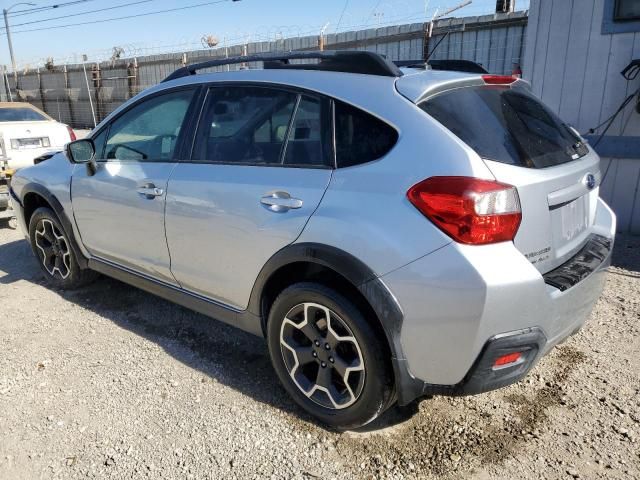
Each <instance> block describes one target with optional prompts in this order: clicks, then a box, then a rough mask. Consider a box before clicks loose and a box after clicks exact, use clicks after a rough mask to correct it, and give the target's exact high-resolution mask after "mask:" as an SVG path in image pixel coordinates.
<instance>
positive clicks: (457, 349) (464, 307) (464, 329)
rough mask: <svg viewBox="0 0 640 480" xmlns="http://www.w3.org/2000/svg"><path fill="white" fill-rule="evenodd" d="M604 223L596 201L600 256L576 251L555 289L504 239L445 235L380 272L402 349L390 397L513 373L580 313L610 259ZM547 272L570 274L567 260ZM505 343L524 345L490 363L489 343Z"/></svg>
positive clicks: (474, 389) (498, 347) (448, 390)
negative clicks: (499, 363)
mask: <svg viewBox="0 0 640 480" xmlns="http://www.w3.org/2000/svg"><path fill="white" fill-rule="evenodd" d="M614 232H615V216H614V215H613V213H612V212H611V210H610V209H609V208H608V207H607V206H606V204H604V202H602V201H599V205H598V212H597V222H596V227H595V228H594V230H593V232H592V233H593V234H594V237H593V238H594V239H596V240H597V239H599V242H600V243H598V245H600V247H601V248H600V249H599V250H598V252H599V255H600V257H599V258H598V259H596V260H594V259H593V258H591V257H590V256H587V257H585V252H584V251H582V250H581V252H579V253H578V254H576V255H575V256H574V257H573V258H572V259H570V260H569V261H568V262H567V264H571V262H573V267H574V270H572V271H573V273H575V275H574V278H572V279H570V280H569V281H570V282H573V283H572V284H571V285H570V286H568V287H567V288H564V289H561V288H558V286H557V285H556V286H553V285H550V284H549V283H547V282H548V281H549V278H547V279H545V278H544V277H543V276H542V275H541V274H540V273H539V272H538V270H537V269H536V268H535V267H534V266H533V265H531V263H530V262H529V261H528V260H527V259H526V258H525V257H524V256H523V255H522V254H521V253H520V252H519V251H518V250H517V249H516V248H515V246H514V245H513V244H512V243H503V244H497V245H489V246H483V247H472V246H465V245H459V244H450V245H448V246H446V247H444V248H442V249H440V250H438V251H437V252H434V253H432V254H431V255H428V256H426V257H423V258H422V259H419V260H417V261H415V262H413V263H411V264H409V265H407V266H405V267H403V268H401V269H399V270H397V271H394V272H391V273H390V274H388V275H385V276H384V277H383V278H382V279H383V281H384V282H385V284H386V285H387V286H388V288H389V289H390V290H391V292H393V293H394V295H395V296H396V298H397V300H398V303H399V304H400V306H401V308H402V311H403V317H404V318H403V323H402V329H401V334H400V336H401V345H402V355H403V356H402V357H399V358H397V359H394V369H395V373H396V377H397V378H398V397H399V402H400V403H401V404H405V403H408V402H410V401H411V400H413V399H414V398H416V397H419V396H422V395H429V394H436V393H437V394H449V395H465V394H473V393H480V392H484V391H488V390H493V389H495V388H499V387H502V386H505V385H508V384H510V383H514V382H516V381H518V380H519V379H521V378H522V377H523V376H524V375H526V373H527V372H528V371H529V369H530V368H531V367H532V366H533V365H535V363H536V362H537V361H538V360H539V359H540V358H541V356H543V355H544V354H546V353H547V352H548V351H549V350H550V349H551V348H553V346H554V345H556V344H558V343H560V342H561V341H562V340H564V339H565V338H566V337H568V336H569V335H571V334H572V333H574V332H575V331H577V330H578V329H579V328H580V327H581V326H582V324H583V323H584V322H585V320H586V319H587V318H588V316H589V314H590V313H591V310H592V308H593V306H594V304H595V303H596V301H597V300H598V298H599V296H600V293H601V291H602V288H603V282H604V278H605V275H604V272H605V269H606V267H608V266H609V265H610V262H611V251H612V248H613V238H614ZM598 236H599V237H598ZM567 264H566V265H567ZM563 267H564V266H563ZM561 268H562V267H560V268H559V269H557V270H560V269H561ZM550 273H552V272H550ZM556 273H559V274H563V275H565V276H567V275H568V276H571V275H569V273H570V271H569V269H568V268H565V271H560V272H556ZM559 278H560V277H559V276H556V277H555V278H554V279H555V280H556V281H557V280H558V279H559ZM505 342H506V343H505ZM510 342H511V343H513V345H515V346H516V347H517V346H526V347H527V348H529V349H530V350H528V351H530V352H531V353H530V354H527V356H526V361H525V362H522V363H521V364H519V365H517V366H514V368H513V370H511V369H508V368H505V369H500V371H494V370H491V368H490V367H492V366H493V363H492V361H493V360H495V352H496V351H504V347H505V344H506V345H507V347H508V346H509V343H510ZM487 365H489V367H487ZM516 367H517V368H516Z"/></svg>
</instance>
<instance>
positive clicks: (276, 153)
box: [194, 86, 332, 167]
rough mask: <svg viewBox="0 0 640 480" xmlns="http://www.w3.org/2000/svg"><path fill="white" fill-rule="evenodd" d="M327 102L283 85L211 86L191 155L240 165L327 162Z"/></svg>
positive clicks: (202, 160) (319, 164)
mask: <svg viewBox="0 0 640 480" xmlns="http://www.w3.org/2000/svg"><path fill="white" fill-rule="evenodd" d="M329 111H330V109H329V102H328V101H326V100H321V99H318V98H315V97H310V96H307V95H302V94H298V93H295V92H291V91H287V90H278V89H272V88H264V87H252V86H242V87H215V88H212V89H211V90H210V91H209V99H208V100H207V105H206V106H205V109H204V113H203V116H202V118H201V120H200V127H199V129H198V133H197V141H196V148H195V150H194V159H195V160H197V161H201V162H211V163H226V164H241V165H278V166H280V165H284V166H291V167H294V166H295V167H326V166H330V165H331V154H332V152H331V141H330V140H331V136H330V132H331V129H330V125H331V124H330V121H329V120H330V117H329V116H328V115H329Z"/></svg>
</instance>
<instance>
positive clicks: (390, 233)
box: [298, 89, 493, 275]
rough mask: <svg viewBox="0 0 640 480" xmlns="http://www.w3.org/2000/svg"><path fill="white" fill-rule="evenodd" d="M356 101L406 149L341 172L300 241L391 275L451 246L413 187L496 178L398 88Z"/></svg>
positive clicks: (358, 96)
mask: <svg viewBox="0 0 640 480" xmlns="http://www.w3.org/2000/svg"><path fill="white" fill-rule="evenodd" d="M348 101H349V102H350V103H352V104H353V105H355V106H356V107H358V108H360V109H362V110H365V111H367V112H369V113H371V114H373V115H374V116H377V117H379V118H381V119H382V120H384V121H385V122H387V123H388V124H390V125H392V126H393V127H394V128H396V130H397V131H398V133H399V139H398V142H397V144H396V145H395V147H394V148H393V149H392V150H391V151H390V152H389V153H388V154H387V155H386V156H385V157H383V158H381V159H379V160H376V161H373V162H369V163H365V164H362V165H358V166H353V167H347V168H339V169H337V170H336V171H335V172H334V175H333V178H332V180H331V183H330V185H329V188H328V190H327V192H326V193H325V197H324V199H323V200H322V203H321V204H320V207H319V208H318V210H317V211H316V212H315V213H314V215H313V216H312V217H311V219H310V221H309V223H308V225H307V227H306V228H305V230H304V231H303V233H302V235H301V236H300V238H299V239H298V242H314V243H322V244H327V245H331V246H333V247H336V248H339V249H342V250H344V251H346V252H348V253H350V254H351V255H353V256H355V257H356V258H358V259H360V260H361V261H363V262H364V263H365V264H367V265H368V266H369V268H371V269H372V270H373V271H374V272H375V273H376V274H377V275H383V274H385V273H387V272H390V271H392V270H394V269H396V268H399V267H401V266H403V265H406V264H407V263H409V262H411V261H413V260H415V259H417V258H419V257H422V256H424V255H427V254H429V253H431V252H433V251H435V250H437V249H439V248H441V247H443V246H445V245H447V244H449V243H451V239H450V238H449V237H448V236H447V235H445V234H444V233H442V232H441V231H440V230H439V229H438V228H437V227H435V226H434V225H433V224H432V223H431V222H430V221H429V220H428V219H427V218H425V217H424V216H423V215H422V214H421V213H420V212H419V211H418V210H417V209H416V208H415V207H414V206H413V205H412V204H411V203H410V202H409V200H408V199H407V196H406V192H407V190H408V189H409V188H410V187H412V186H413V185H415V184H416V183H418V182H419V181H421V180H424V179H426V178H429V177H431V176H438V175H461V176H474V177H477V178H486V179H493V176H492V174H491V172H490V171H489V169H488V168H487V166H486V165H485V164H484V162H482V160H481V159H480V158H479V157H478V156H477V154H476V153H475V152H473V151H472V150H471V149H469V148H468V147H467V146H466V145H465V144H463V143H462V142H461V141H460V140H458V139H457V138H456V137H455V136H454V135H453V134H451V133H450V132H449V131H448V130H447V129H445V128H444V127H443V126H442V125H440V124H439V123H438V122H436V121H435V120H434V119H433V118H431V117H430V116H429V115H427V114H426V113H424V112H423V111H422V110H420V109H419V108H418V107H416V106H415V105H414V104H413V103H411V102H410V101H408V100H407V99H406V98H405V97H403V96H402V95H400V94H399V93H398V92H396V91H395V89H389V91H386V90H385V91H381V92H376V95H371V92H366V91H363V92H362V93H353V95H351V97H350V99H349V100H348Z"/></svg>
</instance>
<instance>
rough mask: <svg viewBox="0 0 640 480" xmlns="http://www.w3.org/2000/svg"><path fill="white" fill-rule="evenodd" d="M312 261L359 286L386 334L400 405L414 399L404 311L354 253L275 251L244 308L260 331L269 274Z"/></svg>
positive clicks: (319, 247) (312, 247)
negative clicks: (403, 341) (404, 345)
mask: <svg viewBox="0 0 640 480" xmlns="http://www.w3.org/2000/svg"><path fill="white" fill-rule="evenodd" d="M300 262H306V263H314V264H318V265H321V266H323V267H326V268H329V269H331V270H333V271H334V272H335V273H337V274H339V275H341V276H342V277H344V278H345V279H347V280H348V281H349V282H351V284H352V285H353V286H354V287H355V288H356V289H358V291H359V292H360V293H361V294H362V296H363V297H364V299H365V300H366V301H367V302H368V303H369V306H370V307H371V309H372V310H373V311H374V312H375V314H376V316H377V321H378V322H379V324H380V327H381V328H382V330H383V331H384V333H385V335H386V340H387V344H388V345H389V349H390V351H391V357H392V358H391V359H390V360H391V362H392V366H393V371H394V377H395V384H396V392H397V395H398V402H399V403H400V404H401V405H405V404H407V403H409V402H410V401H411V400H413V399H414V398H415V395H414V394H413V392H414V391H415V390H416V389H418V388H421V387H422V383H419V382H418V381H417V380H416V379H415V378H414V377H413V376H412V375H411V373H410V372H409V370H408V368H407V361H406V359H405V356H404V353H403V350H402V344H401V342H400V331H401V329H402V321H403V316H404V314H403V312H402V308H401V307H400V304H399V303H398V300H397V299H396V298H395V296H394V295H393V293H392V292H391V291H390V290H389V288H388V287H387V285H385V283H384V282H383V281H382V279H381V278H379V277H378V276H377V275H376V274H375V272H374V271H373V270H371V269H370V268H369V267H368V266H367V265H366V264H365V263H363V262H362V261H361V260H360V259H358V258H356V257H355V256H354V255H352V254H350V253H348V252H345V251H344V250H341V249H339V248H336V247H332V246H329V245H323V244H319V243H295V244H292V245H289V246H287V247H285V248H283V249H282V250H280V251H278V252H277V253H276V254H274V255H273V256H272V257H271V258H270V259H269V260H268V261H267V263H266V264H265V265H264V267H263V268H262V270H261V271H260V273H259V274H258V277H257V279H256V281H255V283H254V286H253V289H252V291H251V297H250V299H249V304H248V306H247V310H248V311H250V312H251V313H252V314H254V315H255V316H257V317H259V318H261V321H262V329H263V332H264V331H266V330H265V328H266V321H267V319H266V318H265V315H263V305H262V296H263V293H264V290H265V287H266V286H267V285H268V283H269V280H270V279H271V278H272V276H273V275H274V274H275V273H276V272H277V271H279V270H280V269H281V268H283V267H286V266H287V265H290V264H293V263H300Z"/></svg>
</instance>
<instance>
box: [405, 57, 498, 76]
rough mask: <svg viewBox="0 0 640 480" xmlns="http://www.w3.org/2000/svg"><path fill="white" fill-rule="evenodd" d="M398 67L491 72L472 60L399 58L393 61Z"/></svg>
mask: <svg viewBox="0 0 640 480" xmlns="http://www.w3.org/2000/svg"><path fill="white" fill-rule="evenodd" d="M393 63H395V64H396V66H397V67H399V68H402V67H405V68H416V69H422V70H427V69H429V70H448V71H452V72H466V73H489V72H488V71H487V70H486V69H485V68H484V67H483V66H482V65H480V64H479V63H476V62H472V61H471V60H429V61H428V62H425V61H424V60H398V61H395V62H393Z"/></svg>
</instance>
